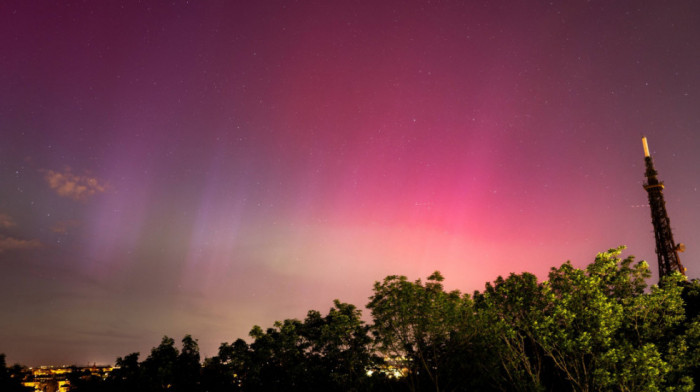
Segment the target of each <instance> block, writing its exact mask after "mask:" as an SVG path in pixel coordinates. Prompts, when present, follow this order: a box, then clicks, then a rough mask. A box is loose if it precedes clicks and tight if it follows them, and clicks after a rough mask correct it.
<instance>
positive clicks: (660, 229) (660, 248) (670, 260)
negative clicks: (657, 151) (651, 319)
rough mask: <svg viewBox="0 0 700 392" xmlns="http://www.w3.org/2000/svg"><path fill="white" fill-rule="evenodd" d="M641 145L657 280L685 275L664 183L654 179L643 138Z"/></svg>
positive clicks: (645, 142) (652, 167)
mask: <svg viewBox="0 0 700 392" xmlns="http://www.w3.org/2000/svg"><path fill="white" fill-rule="evenodd" d="M642 144H643V145H644V162H645V164H646V173H645V176H646V178H647V181H646V183H644V189H646V191H647V193H648V194H649V207H651V222H652V224H653V225H654V236H655V237H656V255H657V257H658V258H659V279H661V278H663V277H664V276H666V275H668V274H670V273H671V272H673V271H678V272H680V273H682V274H683V275H685V268H684V267H683V264H681V259H680V257H678V252H679V250H682V245H681V244H678V245H677V244H676V243H675V241H673V233H671V220H670V219H669V218H668V213H667V212H666V202H665V201H664V194H663V189H664V183H663V182H662V181H659V179H658V178H657V177H656V175H657V174H658V173H657V171H656V169H654V161H653V160H652V159H651V155H650V154H649V146H648V145H647V139H646V138H645V137H644V138H642Z"/></svg>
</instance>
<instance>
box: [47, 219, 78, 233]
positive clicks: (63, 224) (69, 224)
mask: <svg viewBox="0 0 700 392" xmlns="http://www.w3.org/2000/svg"><path fill="white" fill-rule="evenodd" d="M76 227H80V221H77V220H67V221H60V222H56V224H55V225H53V226H52V227H51V231H53V232H54V233H58V234H67V233H68V231H69V230H70V229H74V228H76Z"/></svg>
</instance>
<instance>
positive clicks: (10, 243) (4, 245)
mask: <svg viewBox="0 0 700 392" xmlns="http://www.w3.org/2000/svg"><path fill="white" fill-rule="evenodd" d="M40 247H41V242H39V240H22V239H19V238H14V237H6V236H2V235H0V253H2V252H5V251H8V250H25V249H35V248H40Z"/></svg>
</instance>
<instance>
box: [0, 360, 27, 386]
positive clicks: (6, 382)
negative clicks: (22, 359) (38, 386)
mask: <svg viewBox="0 0 700 392" xmlns="http://www.w3.org/2000/svg"><path fill="white" fill-rule="evenodd" d="M21 370H22V369H21V367H20V366H18V365H15V366H13V367H12V368H9V369H8V367H7V363H6V361H5V354H0V391H7V392H28V391H32V390H33V389H32V388H27V387H24V386H23V385H22V378H21V374H22V371H21Z"/></svg>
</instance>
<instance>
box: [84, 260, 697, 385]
mask: <svg viewBox="0 0 700 392" xmlns="http://www.w3.org/2000/svg"><path fill="white" fill-rule="evenodd" d="M622 249H623V248H622V247H621V248H618V249H611V250H610V251H608V252H605V253H601V254H598V256H597V257H596V259H595V261H594V262H593V263H591V264H590V265H588V266H587V267H586V268H585V269H577V268H574V267H573V266H572V265H571V264H570V263H568V262H567V263H565V264H563V265H562V266H560V267H559V268H552V270H551V271H550V273H549V279H548V280H547V281H545V282H538V281H537V278H536V277H535V276H534V275H532V274H529V273H522V274H511V275H510V276H508V277H507V278H502V277H499V278H498V279H496V280H495V281H494V282H492V283H487V284H486V287H485V289H484V290H483V291H482V292H475V293H474V294H473V295H467V294H462V293H460V292H459V291H451V292H447V291H445V289H444V287H443V285H442V281H443V277H442V276H441V275H440V273H439V272H435V273H434V274H432V275H431V276H430V277H428V278H427V280H426V281H425V282H423V281H421V280H417V281H409V280H408V279H406V277H403V276H388V277H386V278H385V279H384V280H383V281H382V282H376V283H375V285H374V291H373V295H372V296H371V297H370V302H369V303H368V304H367V308H368V309H369V311H370V312H371V316H372V322H371V324H367V323H365V322H364V321H363V320H362V319H361V312H360V310H359V309H357V307H355V306H354V305H351V304H347V303H342V302H339V301H337V300H336V301H335V302H334V306H333V307H332V308H331V309H330V310H329V312H328V313H327V314H325V315H323V314H321V313H320V312H318V311H315V310H312V311H310V312H309V313H308V315H307V316H306V318H305V319H304V320H303V321H302V320H297V319H289V320H284V321H281V322H276V323H275V324H274V325H273V326H272V327H270V328H268V329H266V330H263V329H262V328H260V327H258V326H255V327H253V329H252V330H251V332H250V337H251V340H250V341H251V342H250V343H248V342H246V341H244V340H242V339H238V340H236V341H235V342H233V343H223V344H221V346H220V348H219V352H218V355H216V356H214V357H212V358H207V359H205V360H204V361H203V363H202V362H201V361H200V355H199V349H198V347H197V342H196V340H194V339H193V338H192V337H191V336H185V338H184V339H182V345H181V348H180V349H178V348H177V347H175V342H174V340H173V339H171V338H168V337H164V338H163V340H162V342H161V343H160V345H159V346H157V347H155V348H153V349H152V350H151V353H150V355H149V356H148V357H147V358H145V359H144V360H142V361H140V360H139V354H138V353H133V354H129V355H127V356H125V357H123V358H118V359H117V366H118V369H115V370H114V371H113V372H112V373H111V374H110V376H109V378H108V379H107V380H104V381H103V380H101V379H90V378H89V377H82V378H77V379H75V380H74V382H72V385H73V388H74V390H76V391H80V392H89V391H166V390H167V391H193V392H200V391H211V392H219V391H403V390H408V391H576V392H578V391H581V392H583V391H692V390H694V388H695V385H696V384H698V383H700V373H699V372H698V370H699V369H700V318H698V313H699V311H698V307H699V305H700V284H699V283H697V282H696V281H693V282H687V281H686V280H685V278H684V277H683V276H682V275H680V274H676V275H672V276H668V277H666V278H664V280H663V281H662V282H661V283H660V284H659V285H652V286H649V285H648V283H647V280H648V279H649V277H650V275H651V274H650V271H649V266H648V265H647V264H646V263H645V262H639V263H635V262H634V260H633V258H631V257H628V258H625V259H621V258H620V253H621V251H622Z"/></svg>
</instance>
